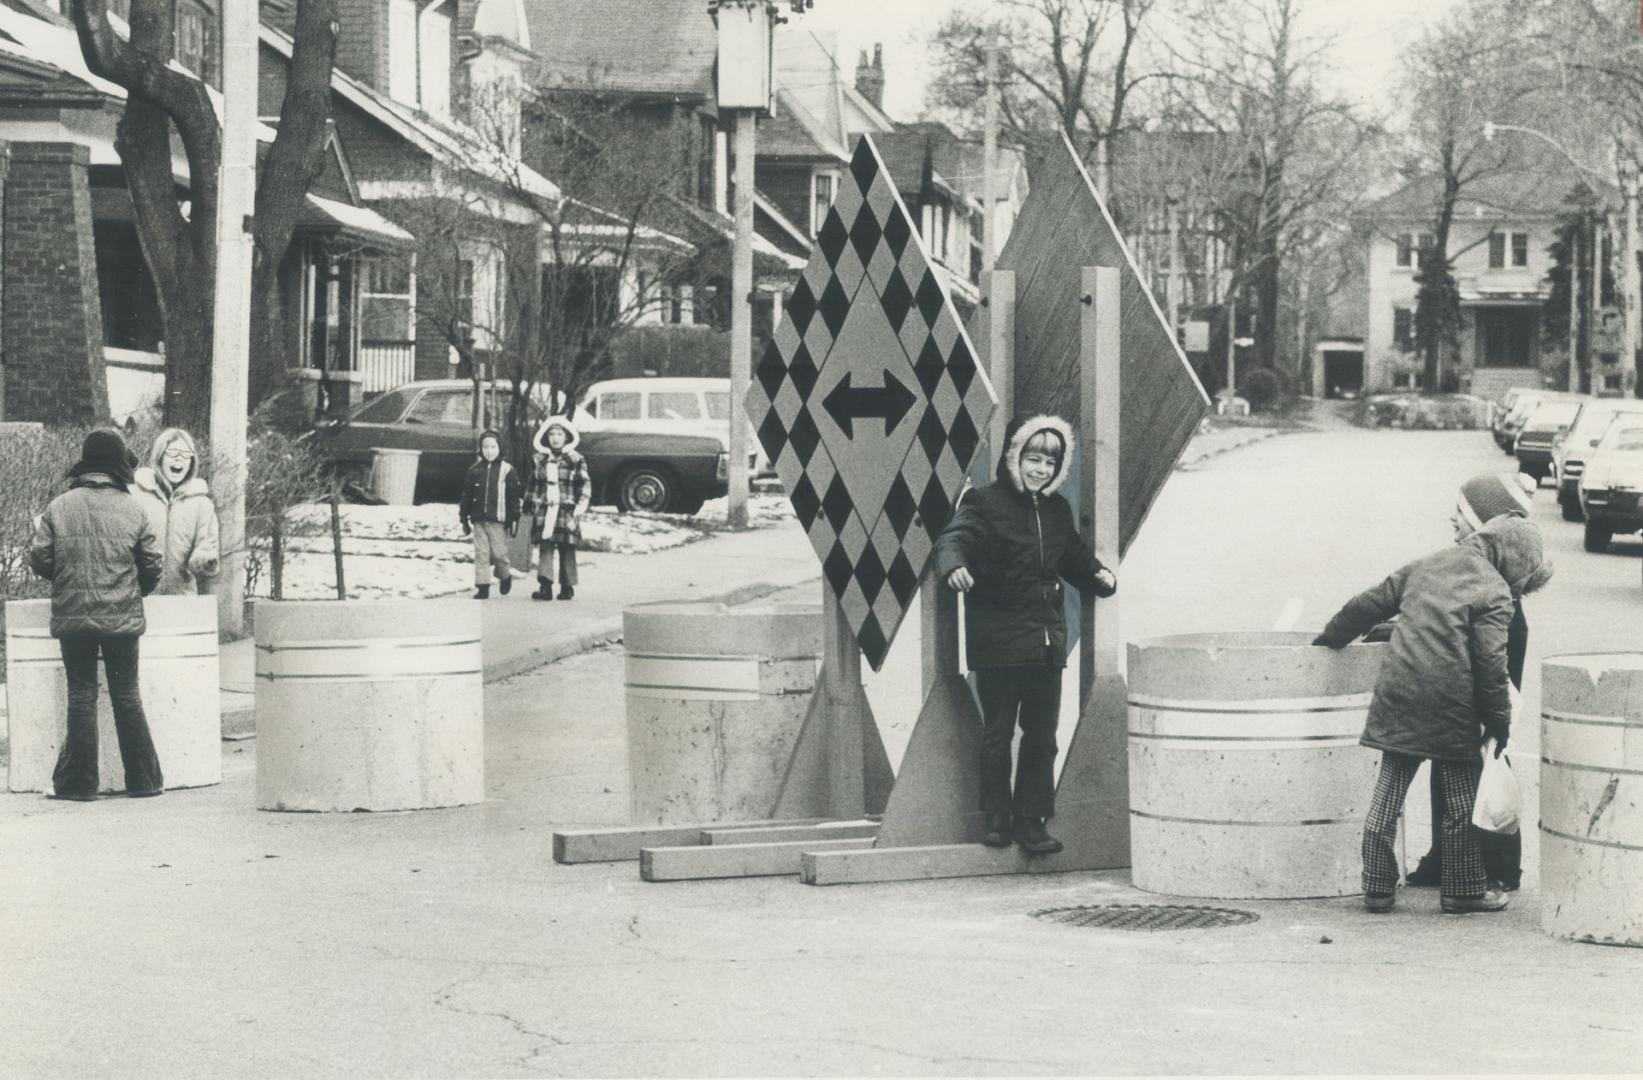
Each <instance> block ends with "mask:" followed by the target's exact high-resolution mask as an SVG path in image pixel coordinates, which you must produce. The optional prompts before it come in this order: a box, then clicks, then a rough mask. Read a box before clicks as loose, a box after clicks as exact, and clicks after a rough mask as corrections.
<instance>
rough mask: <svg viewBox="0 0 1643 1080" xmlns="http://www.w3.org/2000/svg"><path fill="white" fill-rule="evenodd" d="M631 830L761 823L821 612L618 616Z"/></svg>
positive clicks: (803, 702) (706, 607)
mask: <svg viewBox="0 0 1643 1080" xmlns="http://www.w3.org/2000/svg"><path fill="white" fill-rule="evenodd" d="M622 633H623V645H624V648H625V650H626V671H627V675H626V682H627V721H628V773H629V779H630V784H629V791H630V792H631V801H632V812H633V823H634V824H635V825H650V824H660V825H676V824H685V823H690V822H698V821H700V822H712V821H737V820H752V819H760V818H766V817H769V816H770V814H771V812H772V810H773V809H774V807H775V803H776V796H777V794H778V792H779V791H780V789H781V783H782V776H783V774H784V773H785V771H786V769H787V764H788V760H789V758H790V757H791V756H792V752H793V747H794V745H795V743H796V742H797V741H798V737H799V729H800V728H801V727H803V726H804V718H805V713H806V711H807V710H808V709H809V707H810V696H811V692H812V690H813V689H814V687H815V682H816V662H817V659H818V658H819V657H820V655H821V609H820V608H819V607H817V606H815V605H805V604H783V605H776V606H770V607H759V608H736V609H734V610H732V609H729V608H726V607H725V606H724V605H723V604H688V603H687V604H672V603H668V604H639V605H636V606H634V607H630V608H628V609H627V610H626V611H624V612H623V613H622Z"/></svg>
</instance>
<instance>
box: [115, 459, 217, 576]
mask: <svg viewBox="0 0 1643 1080" xmlns="http://www.w3.org/2000/svg"><path fill="white" fill-rule="evenodd" d="M148 461H149V463H148V465H146V466H144V467H143V468H140V469H138V470H136V472H135V473H134V474H133V476H134V479H133V482H132V487H131V493H132V494H133V495H135V496H136V497H137V501H138V502H139V503H141V504H142V507H143V510H144V512H146V513H147V514H148V522H149V525H150V526H151V527H152V528H153V529H154V535H155V536H157V537H159V539H160V547H161V549H162V550H163V551H164V553H165V569H164V571H163V573H162V574H161V576H160V587H159V588H158V589H156V590H154V591H155V592H156V593H158V594H160V595H162V596H166V595H178V594H181V595H191V594H194V593H198V592H199V591H200V579H206V580H209V579H210V578H212V577H213V576H215V575H216V573H217V562H218V558H219V550H218V534H217V508H216V507H215V506H213V505H212V503H211V489H210V487H209V486H208V485H207V484H206V482H205V478H204V477H202V476H201V475H200V474H199V469H200V459H199V453H198V451H197V450H196V449H195V447H194V439H193V437H192V436H190V435H189V434H188V432H186V431H183V430H182V429H181V428H166V429H165V430H164V431H162V432H160V434H159V435H157V436H156V437H155V439H154V446H153V448H152V449H151V451H150V452H149V459H148Z"/></svg>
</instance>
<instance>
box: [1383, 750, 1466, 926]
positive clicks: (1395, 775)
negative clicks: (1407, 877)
mask: <svg viewBox="0 0 1643 1080" xmlns="http://www.w3.org/2000/svg"><path fill="white" fill-rule="evenodd" d="M1421 760H1422V759H1420V758H1418V757H1411V756H1410V755H1408V754H1398V753H1394V752H1393V751H1391V750H1386V751H1383V752H1382V753H1381V768H1380V774H1379V775H1378V776H1377V777H1376V779H1375V795H1374V797H1373V798H1372V799H1371V800H1370V802H1369V816H1368V818H1366V819H1365V820H1364V823H1363V891H1364V892H1366V893H1382V894H1384V893H1389V892H1392V891H1393V890H1394V889H1396V888H1397V886H1398V858H1397V854H1396V853H1395V852H1394V850H1393V847H1392V844H1393V841H1394V839H1395V838H1396V837H1397V832H1398V815H1399V814H1401V813H1403V797H1404V796H1405V795H1406V794H1408V792H1409V783H1410V781H1411V780H1413V779H1414V778H1415V770H1417V769H1419V768H1420V764H1421ZM1432 766H1433V768H1435V769H1436V770H1437V773H1438V782H1439V783H1440V784H1441V785H1442V787H1443V833H1442V836H1441V843H1442V854H1443V880H1442V882H1441V884H1440V887H1439V891H1440V893H1441V894H1442V895H1444V896H1449V897H1456V898H1460V897H1473V896H1482V895H1483V893H1484V890H1485V889H1486V888H1487V887H1488V881H1487V879H1486V878H1485V877H1484V874H1483V851H1482V849H1481V848H1480V847H1479V846H1478V838H1477V835H1476V834H1475V833H1474V832H1473V831H1472V804H1473V803H1474V802H1476V801H1477V797H1478V774H1479V773H1480V772H1482V770H1483V763H1482V761H1473V762H1459V761H1434V762H1433V763H1432Z"/></svg>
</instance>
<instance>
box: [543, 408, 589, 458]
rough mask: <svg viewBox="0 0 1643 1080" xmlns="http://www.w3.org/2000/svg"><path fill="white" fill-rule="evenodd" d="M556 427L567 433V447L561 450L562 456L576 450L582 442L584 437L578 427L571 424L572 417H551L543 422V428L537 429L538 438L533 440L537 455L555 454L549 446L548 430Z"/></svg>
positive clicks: (562, 447)
mask: <svg viewBox="0 0 1643 1080" xmlns="http://www.w3.org/2000/svg"><path fill="white" fill-rule="evenodd" d="M555 427H557V428H561V429H563V430H564V432H565V445H564V446H561V447H560V448H559V452H560V453H561V454H563V453H564V452H565V451H567V450H574V449H576V444H577V443H579V442H581V441H582V435H581V433H580V432H578V431H577V430H576V425H575V424H573V423H571V419H570V417H568V416H550V417H548V418H547V419H546V420H544V421H542V426H541V427H539V428H537V429H536V438H534V439H532V440H531V444H532V445H533V446H535V447H536V452H537V453H539V454H551V453H553V449H552V448H551V447H549V446H548V429H549V428H555Z"/></svg>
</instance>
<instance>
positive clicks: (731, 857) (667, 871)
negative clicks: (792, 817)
mask: <svg viewBox="0 0 1643 1080" xmlns="http://www.w3.org/2000/svg"><path fill="white" fill-rule="evenodd" d="M872 846H873V841H872V839H871V838H870V837H861V838H854V839H845V840H794V841H787V842H784V843H774V844H717V845H714V846H712V847H683V848H681V847H663V848H646V849H645V850H644V851H642V852H640V853H639V877H640V878H641V879H642V880H644V881H708V880H712V879H714V878H745V877H780V876H781V875H783V874H797V873H798V872H799V860H800V858H801V856H803V855H805V854H806V853H808V852H817V851H827V852H842V851H851V850H856V849H860V848H870V847H872Z"/></svg>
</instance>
